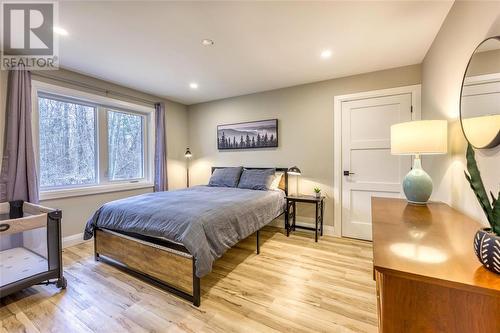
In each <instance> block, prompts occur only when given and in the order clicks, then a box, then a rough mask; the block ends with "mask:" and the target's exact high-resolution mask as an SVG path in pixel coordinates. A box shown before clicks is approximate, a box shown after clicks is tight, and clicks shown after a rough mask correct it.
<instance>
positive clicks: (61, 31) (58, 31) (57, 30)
mask: <svg viewBox="0 0 500 333" xmlns="http://www.w3.org/2000/svg"><path fill="white" fill-rule="evenodd" d="M54 32H55V33H56V34H58V35H61V36H67V35H68V32H67V31H66V30H65V29H63V28H60V27H54Z"/></svg>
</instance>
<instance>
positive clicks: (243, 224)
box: [84, 186, 285, 277]
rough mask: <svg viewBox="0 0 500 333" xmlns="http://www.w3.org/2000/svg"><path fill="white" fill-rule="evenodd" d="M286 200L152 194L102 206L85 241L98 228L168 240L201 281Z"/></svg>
mask: <svg viewBox="0 0 500 333" xmlns="http://www.w3.org/2000/svg"><path fill="white" fill-rule="evenodd" d="M284 198H285V193H284V192H283V191H281V190H270V191H257V190H246V189H240V188H228V187H208V186H195V187H191V188H189V189H184V190H177V191H166V192H155V193H147V194H143V195H138V196H135V197H130V198H126V199H122V200H117V201H113V202H109V203H107V204H105V205H104V206H102V207H101V208H99V209H98V210H97V211H96V212H95V214H94V216H93V217H92V218H91V219H90V220H89V221H88V222H87V225H86V227H85V234H84V239H90V238H92V236H93V231H94V228H95V227H99V228H105V229H110V230H116V231H125V232H133V233H137V234H141V235H146V236H151V237H163V238H166V239H168V240H170V241H174V242H177V243H180V244H182V245H184V247H185V248H186V249H188V251H189V252H190V253H191V255H193V257H194V258H195V265H196V275H197V276H198V277H202V276H204V275H206V274H208V273H209V272H210V271H211V270H212V263H213V262H214V261H215V260H216V259H217V258H220V257H221V256H222V255H223V254H224V252H226V251H227V250H228V249H229V248H231V247H232V246H233V245H235V244H236V243H238V242H239V241H240V240H242V239H244V238H246V237H248V236H249V235H251V234H252V233H254V232H255V231H257V230H259V229H260V228H261V227H263V226H264V225H266V224H268V223H269V222H271V221H272V220H273V219H274V218H275V217H277V216H278V215H280V214H281V213H282V212H283V211H284V208H285V199H284Z"/></svg>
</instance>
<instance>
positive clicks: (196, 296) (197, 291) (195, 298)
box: [94, 167, 288, 307]
mask: <svg viewBox="0 0 500 333" xmlns="http://www.w3.org/2000/svg"><path fill="white" fill-rule="evenodd" d="M224 168H227V167H212V173H213V172H214V171H215V170H216V169H224ZM245 169H251V170H264V169H270V168H253V167H252V168H245ZM273 169H274V168H273ZM275 169H276V171H278V172H283V176H284V177H285V189H284V191H285V194H286V195H288V168H275ZM285 213H286V208H285V210H284V211H283V212H282V213H281V214H279V215H278V216H276V217H275V218H274V219H276V218H278V217H280V216H281V215H283V214H285ZM274 219H273V220H274ZM273 220H271V221H269V222H268V223H270V222H272V221H273ZM97 230H103V229H98V228H95V229H94V258H95V260H96V261H102V262H105V263H107V264H109V265H111V266H113V267H116V268H118V269H120V270H122V271H124V272H126V273H128V274H130V275H132V276H134V277H136V278H139V279H142V280H143V281H146V282H148V283H150V284H152V285H154V286H156V287H158V288H160V289H163V290H165V291H168V292H170V293H172V294H174V295H176V296H179V297H181V298H183V299H185V300H187V301H189V302H191V303H193V305H194V306H196V307H199V306H200V304H201V286H200V278H199V277H197V276H196V270H195V258H194V257H192V262H193V276H192V277H193V295H190V294H188V293H186V292H184V291H182V290H180V289H178V288H176V287H174V286H172V285H169V284H168V283H165V282H163V281H161V280H159V279H157V278H155V277H152V276H150V275H148V274H145V273H142V272H139V271H136V270H133V269H131V268H129V267H127V266H126V265H124V264H122V263H120V262H118V261H115V260H113V259H111V258H107V257H106V256H103V255H100V254H98V253H97V252H95V251H96V231H97ZM112 231H113V232H114V233H119V234H122V235H124V236H128V237H130V238H136V239H138V240H142V241H144V242H148V243H152V244H154V245H159V246H163V247H166V248H169V249H172V250H177V251H181V252H185V253H187V254H190V253H189V251H188V249H186V248H185V247H184V246H183V245H181V244H177V243H174V242H170V241H168V240H166V239H159V238H155V237H149V236H144V235H139V234H135V233H125V232H121V231H115V230H112ZM255 234H256V252H257V254H260V229H259V230H257V231H256V233H255ZM190 255H191V254H190Z"/></svg>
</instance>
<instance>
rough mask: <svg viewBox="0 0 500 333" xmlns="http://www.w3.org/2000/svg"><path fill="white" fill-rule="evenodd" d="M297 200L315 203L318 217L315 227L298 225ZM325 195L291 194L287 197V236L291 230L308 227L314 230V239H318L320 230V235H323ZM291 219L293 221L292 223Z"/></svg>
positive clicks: (307, 228)
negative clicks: (317, 196) (296, 222)
mask: <svg viewBox="0 0 500 333" xmlns="http://www.w3.org/2000/svg"><path fill="white" fill-rule="evenodd" d="M297 202H304V203H309V204H314V205H315V207H316V214H315V215H316V216H315V217H316V218H315V226H316V227H315V228H313V227H305V226H301V225H296V224H295V221H296V212H297V209H296V204H297ZM324 203H325V197H319V198H316V196H313V195H298V196H293V195H289V196H287V197H286V212H285V229H286V235H287V237H288V236H289V235H290V231H294V230H295V229H306V230H314V240H315V241H316V242H317V241H318V231H319V233H320V236H323V212H324V206H325V205H324ZM290 219H291V223H290Z"/></svg>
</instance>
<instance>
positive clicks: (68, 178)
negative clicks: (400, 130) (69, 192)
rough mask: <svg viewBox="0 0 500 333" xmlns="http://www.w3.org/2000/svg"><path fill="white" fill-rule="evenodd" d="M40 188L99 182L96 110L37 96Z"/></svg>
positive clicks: (86, 106)
mask: <svg viewBox="0 0 500 333" xmlns="http://www.w3.org/2000/svg"><path fill="white" fill-rule="evenodd" d="M38 111H39V142H40V144H39V147H40V148H39V150H40V187H41V188H45V187H59V186H68V185H69V186H70V185H88V184H95V183H96V182H97V165H96V162H97V156H96V151H97V150H96V126H95V122H96V109H95V107H92V106H88V105H82V104H78V103H73V102H67V101H63V100H57V99H54V98H49V97H43V96H39V97H38Z"/></svg>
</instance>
